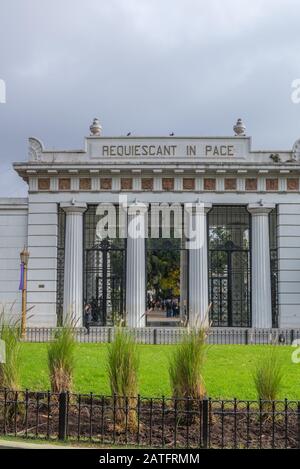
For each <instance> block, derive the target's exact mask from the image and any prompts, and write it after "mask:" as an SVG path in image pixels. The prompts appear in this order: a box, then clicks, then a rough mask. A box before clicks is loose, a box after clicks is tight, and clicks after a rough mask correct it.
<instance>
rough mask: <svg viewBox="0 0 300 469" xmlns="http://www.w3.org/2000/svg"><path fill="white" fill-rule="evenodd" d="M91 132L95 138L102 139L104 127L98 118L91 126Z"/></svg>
mask: <svg viewBox="0 0 300 469" xmlns="http://www.w3.org/2000/svg"><path fill="white" fill-rule="evenodd" d="M90 131H91V135H92V136H93V137H100V135H101V134H102V127H101V124H100V121H99V119H97V117H95V119H94V120H93V123H92V124H91V125H90Z"/></svg>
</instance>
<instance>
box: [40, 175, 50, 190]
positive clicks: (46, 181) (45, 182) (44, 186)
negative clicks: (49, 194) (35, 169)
mask: <svg viewBox="0 0 300 469" xmlns="http://www.w3.org/2000/svg"><path fill="white" fill-rule="evenodd" d="M38 189H39V191H49V190H50V178H39V179H38Z"/></svg>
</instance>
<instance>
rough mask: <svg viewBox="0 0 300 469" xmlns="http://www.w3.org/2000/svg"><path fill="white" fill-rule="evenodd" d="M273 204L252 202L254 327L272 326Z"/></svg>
mask: <svg viewBox="0 0 300 469" xmlns="http://www.w3.org/2000/svg"><path fill="white" fill-rule="evenodd" d="M274 207H275V205H273V204H267V205H266V204H265V205H262V204H250V205H248V210H249V212H250V213H251V215H252V217H251V225H252V237H251V256H252V262H251V274H252V284H251V288H252V294H251V295H252V327H257V328H269V327H272V301H271V262H270V240H269V213H270V211H271V210H272V209H273V208H274Z"/></svg>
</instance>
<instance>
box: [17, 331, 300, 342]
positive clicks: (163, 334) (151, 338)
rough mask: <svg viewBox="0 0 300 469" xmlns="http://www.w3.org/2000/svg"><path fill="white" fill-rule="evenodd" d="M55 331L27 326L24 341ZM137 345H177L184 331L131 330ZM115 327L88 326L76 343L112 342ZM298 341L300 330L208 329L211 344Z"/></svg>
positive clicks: (46, 338)
mask: <svg viewBox="0 0 300 469" xmlns="http://www.w3.org/2000/svg"><path fill="white" fill-rule="evenodd" d="M57 329H58V328H54V327H53V328H52V327H29V328H27V329H26V337H25V341H27V342H49V341H51V340H53V337H54V336H55V332H56V331H57ZM130 331H131V333H132V335H133V337H134V338H135V340H136V342H137V343H139V344H150V345H168V344H175V343H178V342H180V340H181V338H182V337H183V335H184V333H186V329H185V328H179V327H172V328H167V327H145V328H137V329H134V328H132V329H130ZM114 332H115V328H114V327H90V331H89V333H87V330H86V329H85V328H84V327H82V328H77V329H76V340H77V341H78V342H90V343H93V342H99V343H101V342H103V343H105V342H106V343H109V342H111V341H112V340H113V337H114ZM296 339H299V340H300V329H248V328H211V329H210V330H209V333H208V342H209V343H210V344H219V345H222V344H224V345H225V344H244V345H251V344H252V345H268V344H273V343H274V344H278V345H291V344H292V343H293V342H294V340H296Z"/></svg>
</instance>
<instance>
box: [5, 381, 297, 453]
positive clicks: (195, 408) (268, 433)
mask: <svg viewBox="0 0 300 469" xmlns="http://www.w3.org/2000/svg"><path fill="white" fill-rule="evenodd" d="M0 435H9V436H17V437H24V438H27V439H45V440H69V441H78V442H92V443H99V444H105V445H107V444H109V445H118V446H122V445H130V446H138V447H143V446H145V447H151V448H300V402H298V401H288V400H282V401H248V400H247V401H239V400H236V399H233V400H214V399H203V400H200V399H175V398H166V397H161V398H143V397H141V396H137V397H132V398H128V397H119V396H101V395H95V394H93V393H90V394H69V393H61V394H54V393H51V392H49V391H48V392H31V391H19V392H15V391H9V390H0Z"/></svg>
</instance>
